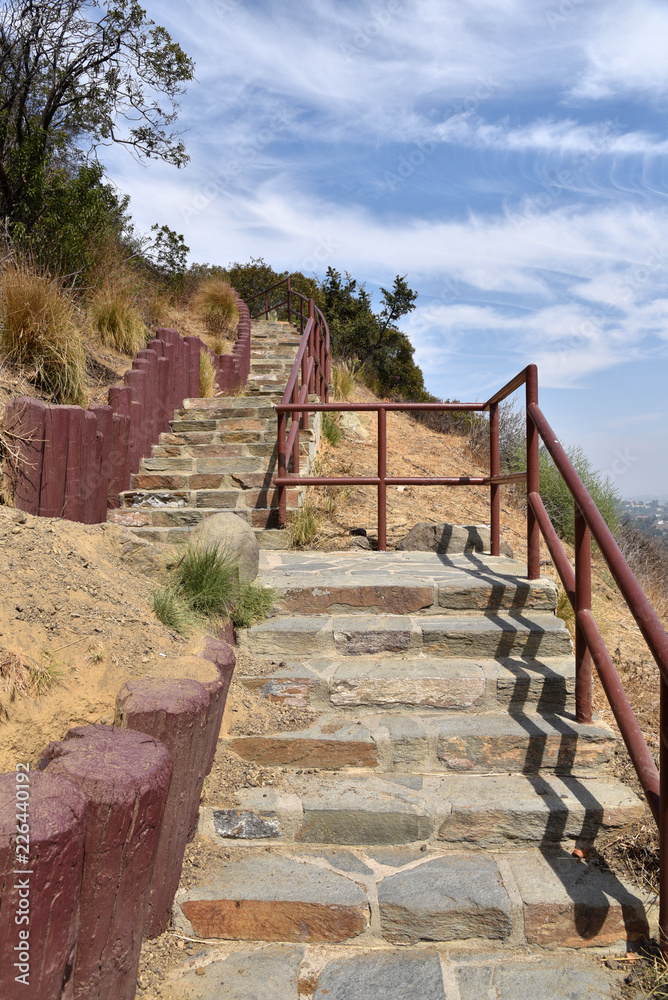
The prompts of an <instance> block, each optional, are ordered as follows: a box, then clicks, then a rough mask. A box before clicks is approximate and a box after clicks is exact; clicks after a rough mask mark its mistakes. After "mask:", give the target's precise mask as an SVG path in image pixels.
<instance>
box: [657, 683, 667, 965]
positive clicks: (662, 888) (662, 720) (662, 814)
mask: <svg viewBox="0 0 668 1000" xmlns="http://www.w3.org/2000/svg"><path fill="white" fill-rule="evenodd" d="M660 691H661V693H660V710H659V947H660V949H661V952H662V954H663V957H664V958H667V957H668V847H667V846H666V845H667V844H668V840H667V839H666V838H668V684H666V682H665V681H664V679H663V675H662V676H661V681H660Z"/></svg>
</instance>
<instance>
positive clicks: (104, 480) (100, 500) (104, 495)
mask: <svg viewBox="0 0 668 1000" xmlns="http://www.w3.org/2000/svg"><path fill="white" fill-rule="evenodd" d="M89 409H90V410H91V411H92V412H93V413H94V414H95V416H96V417H97V429H98V431H99V433H100V434H102V452H101V455H100V471H99V479H98V485H97V498H96V501H95V522H96V523H98V524H99V523H101V522H102V521H106V519H107V504H108V500H109V481H110V479H111V447H112V443H113V420H114V411H113V410H112V408H111V406H104V405H103V404H102V403H93V404H92V405H91V406H90V407H89Z"/></svg>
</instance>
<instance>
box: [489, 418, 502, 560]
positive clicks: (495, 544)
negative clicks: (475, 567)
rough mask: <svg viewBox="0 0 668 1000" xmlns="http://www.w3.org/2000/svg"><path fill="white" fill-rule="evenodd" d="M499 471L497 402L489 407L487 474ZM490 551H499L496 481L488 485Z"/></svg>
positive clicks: (499, 504)
mask: <svg viewBox="0 0 668 1000" xmlns="http://www.w3.org/2000/svg"><path fill="white" fill-rule="evenodd" d="M500 471H501V463H500V459H499V404H498V403H492V405H491V406H490V408H489V474H490V476H498V475H499V472H500ZM490 536H491V545H490V552H491V554H492V555H493V556H498V555H500V553H501V487H500V486H499V484H498V483H492V484H491V486H490Z"/></svg>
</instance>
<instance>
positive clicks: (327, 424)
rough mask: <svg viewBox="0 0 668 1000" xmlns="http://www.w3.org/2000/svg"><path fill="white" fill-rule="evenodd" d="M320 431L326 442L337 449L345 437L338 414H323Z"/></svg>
mask: <svg viewBox="0 0 668 1000" xmlns="http://www.w3.org/2000/svg"><path fill="white" fill-rule="evenodd" d="M320 430H321V433H322V436H323V437H324V439H325V441H328V442H329V444H331V445H332V446H333V447H336V445H337V444H339V443H340V441H341V438H342V437H343V429H342V428H341V425H340V423H339V415H338V413H323V414H322V419H321V421H320Z"/></svg>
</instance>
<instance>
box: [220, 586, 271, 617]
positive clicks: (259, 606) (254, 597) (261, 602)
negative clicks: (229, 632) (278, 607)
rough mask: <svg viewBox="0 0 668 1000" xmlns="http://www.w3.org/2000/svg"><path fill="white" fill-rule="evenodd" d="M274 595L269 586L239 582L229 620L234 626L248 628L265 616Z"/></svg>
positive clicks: (268, 611) (269, 609)
mask: <svg viewBox="0 0 668 1000" xmlns="http://www.w3.org/2000/svg"><path fill="white" fill-rule="evenodd" d="M274 597H275V594H274V591H273V590H272V588H271V587H263V586H262V585H261V584H258V583H242V584H240V585H239V590H238V593H237V598H236V602H235V605H234V607H233V608H232V611H231V613H230V621H231V622H232V624H233V625H235V626H236V628H250V626H251V625H254V624H255V622H259V621H262V620H263V619H264V618H266V617H267V615H268V614H269V613H270V611H271V609H272V608H273V606H274Z"/></svg>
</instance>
